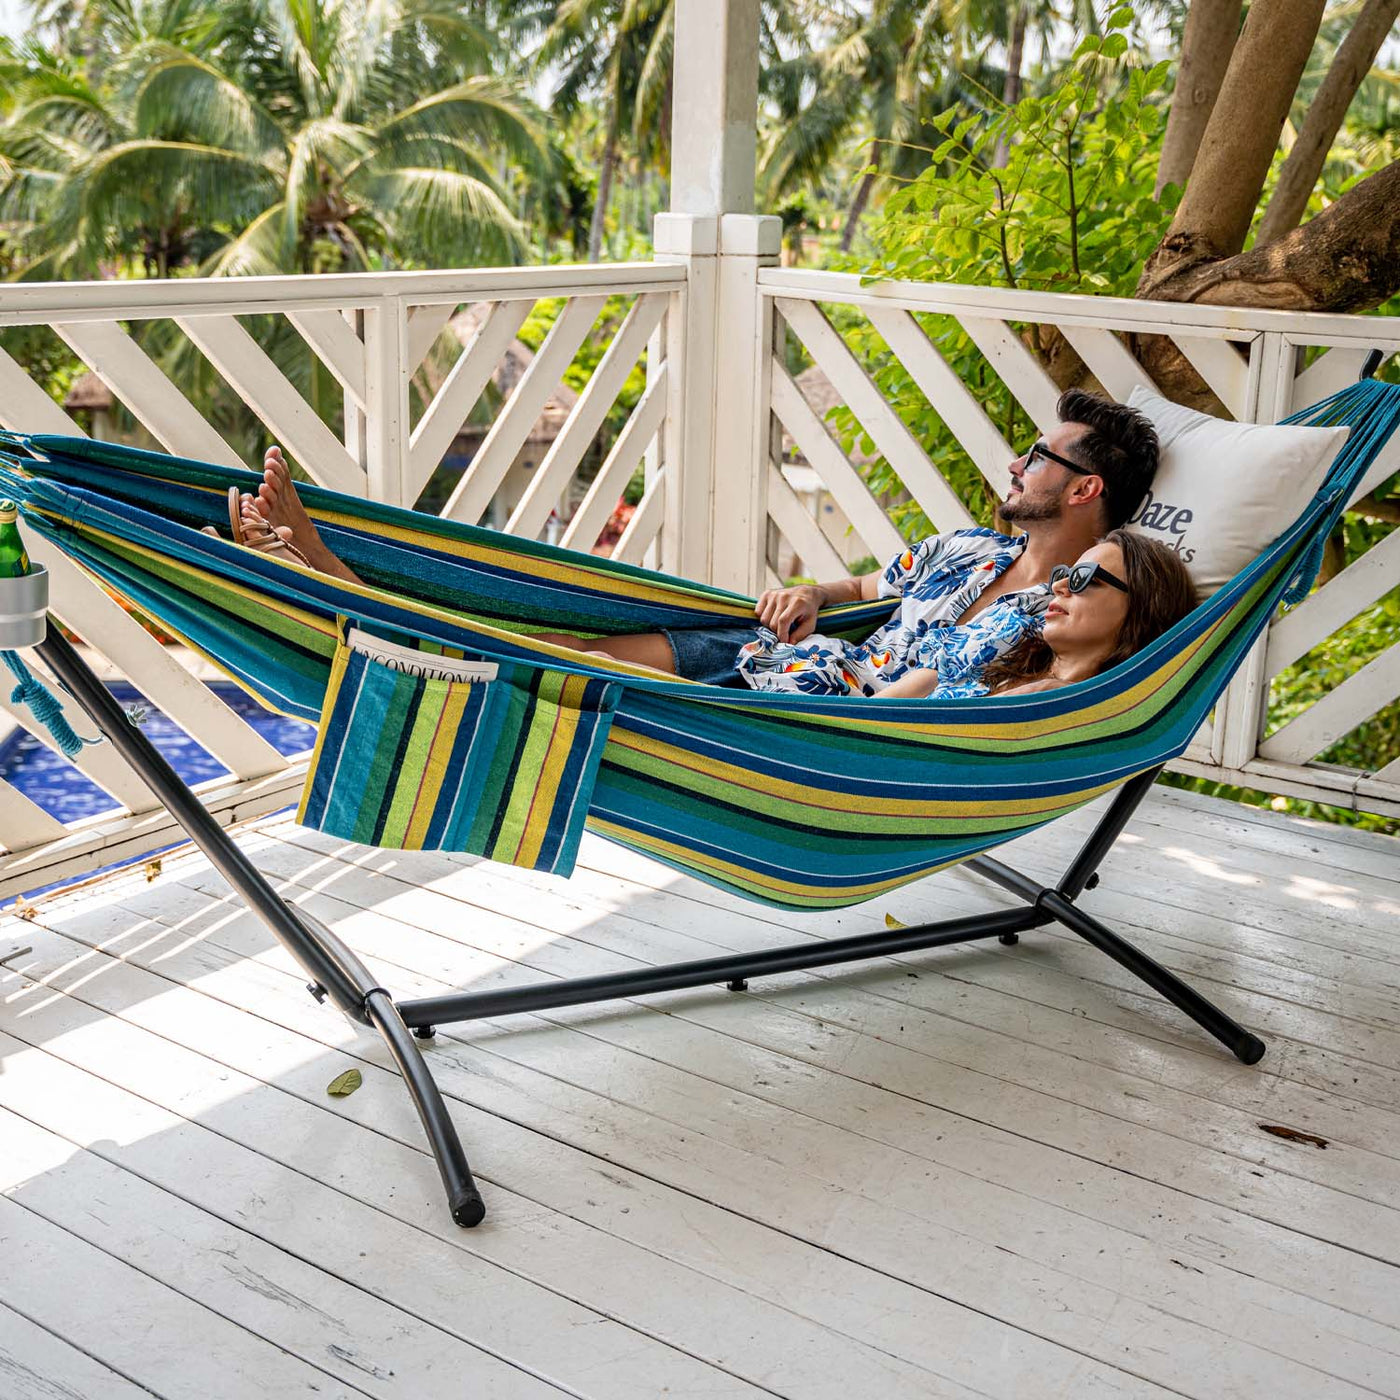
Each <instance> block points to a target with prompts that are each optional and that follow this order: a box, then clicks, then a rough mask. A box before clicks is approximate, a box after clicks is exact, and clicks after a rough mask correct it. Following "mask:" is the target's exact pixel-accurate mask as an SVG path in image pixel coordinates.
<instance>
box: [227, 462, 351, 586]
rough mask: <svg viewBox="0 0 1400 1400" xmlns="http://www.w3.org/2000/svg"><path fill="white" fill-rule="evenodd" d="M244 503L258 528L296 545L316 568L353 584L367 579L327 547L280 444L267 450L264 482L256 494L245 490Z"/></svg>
mask: <svg viewBox="0 0 1400 1400" xmlns="http://www.w3.org/2000/svg"><path fill="white" fill-rule="evenodd" d="M242 506H243V512H242V513H243V517H244V519H245V520H247V521H248V522H249V523H250V524H252V525H253V526H255V527H256V528H258V529H261V530H268V529H270V530H272V531H273V532H274V533H276V534H277V535H279V536H280V537H281V538H282V539H283V540H285V541H286V542H287V543H288V544H292V545H295V546H296V547H297V548H298V549H299V550H301V552H302V553H303V554H304V555H305V556H306V557H307V559H308V560H309V561H310V564H311V567H312V568H314V569H319V570H320V571H321V572H322V573H324V574H334V575H335V576H336V577H337V578H344V579H349V580H350V581H351V582H352V583H361V582H363V580H362V579H361V578H360V577H359V575H358V574H356V573H354V572H353V571H352V570H351V569H350V568H349V567H348V566H347V565H346V564H345V563H343V562H342V561H341V559H340V558H339V557H337V556H336V555H334V554H332V553H331V551H330V550H329V549H327V548H326V545H325V542H324V541H323V540H322V539H321V534H320V531H318V530H317V529H316V526H315V523H314V522H313V521H312V519H311V517H310V516H309V515H308V514H307V513H306V507H305V506H304V505H302V503H301V497H300V496H298V495H297V488H296V484H295V482H293V481H292V474H291V472H290V470H288V467H287V462H286V459H285V458H284V457H283V456H282V449H281V448H280V447H277V446H276V445H274V446H272V447H269V448H268V449H267V455H266V456H265V457H264V458H263V479H262V485H261V486H259V487H258V489H257V493H256V494H250V493H247V492H245V493H244V495H243V498H242Z"/></svg>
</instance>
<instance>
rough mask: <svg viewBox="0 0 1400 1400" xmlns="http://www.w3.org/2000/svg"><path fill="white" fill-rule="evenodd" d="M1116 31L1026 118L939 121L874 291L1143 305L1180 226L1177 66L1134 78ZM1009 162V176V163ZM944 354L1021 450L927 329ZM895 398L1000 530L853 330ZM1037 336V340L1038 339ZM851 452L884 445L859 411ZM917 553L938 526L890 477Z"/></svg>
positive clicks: (890, 219) (959, 463)
mask: <svg viewBox="0 0 1400 1400" xmlns="http://www.w3.org/2000/svg"><path fill="white" fill-rule="evenodd" d="M1122 17H1123V12H1121V11H1120V12H1119V13H1118V14H1115V15H1114V16H1111V17H1110V19H1109V21H1108V23H1107V25H1106V27H1107V28H1108V29H1109V30H1110V32H1109V33H1108V34H1107V36H1106V37H1103V38H1100V37H1099V36H1096V35H1090V36H1089V37H1088V38H1086V39H1085V40H1084V41H1083V42H1082V43H1081V45H1080V47H1079V51H1078V54H1077V56H1076V58H1075V59H1074V61H1073V63H1072V64H1071V66H1070V69H1069V71H1068V73H1067V74H1066V75H1065V76H1064V78H1063V81H1061V82H1060V83H1059V84H1058V85H1057V86H1056V87H1055V88H1054V89H1053V91H1051V92H1049V93H1048V94H1046V95H1044V96H1042V97H1028V98H1026V99H1024V100H1023V101H1021V102H1018V103H1017V104H1015V105H1014V106H1011V107H1007V106H1004V105H1001V104H996V103H995V102H994V100H993V99H991V97H990V94H985V95H984V96H985V98H986V100H987V102H988V104H989V105H990V107H991V109H992V115H990V116H989V117H988V116H983V115H982V114H980V113H979V112H977V111H969V110H967V108H966V106H959V107H954V108H950V109H949V110H947V111H946V112H943V113H941V114H940V115H939V116H938V117H936V118H935V119H934V122H933V125H934V127H935V129H936V130H937V132H938V133H939V138H940V139H939V140H938V142H937V144H935V145H933V146H931V147H929V148H927V149H926V150H925V151H924V154H925V156H926V158H927V160H928V165H927V167H926V168H925V169H924V171H923V172H922V173H921V174H919V175H918V176H917V177H915V178H913V179H911V180H907V181H901V182H898V183H897V187H896V188H895V189H894V190H893V191H892V192H891V193H889V194H888V196H887V197H886V199H885V203H884V207H883V211H882V214H881V217H880V219H879V220H878V222H877V223H876V224H875V225H874V227H873V229H872V231H871V238H872V241H873V243H874V246H875V256H874V258H873V259H872V260H869V261H867V262H865V263H864V264H863V270H864V272H865V273H866V276H867V278H868V279H869V280H871V281H878V280H885V279H890V278H900V279H910V280H918V281H932V282H960V283H970V284H974V285H978V286H1006V287H1028V288H1034V289H1036V290H1046V291H1073V292H1094V293H1101V294H1104V295H1110V296H1131V295H1132V293H1133V289H1134V287H1135V285H1136V282H1137V278H1138V275H1139V273H1140V272H1141V269H1142V264H1143V261H1144V260H1145V258H1146V257H1147V255H1148V254H1149V253H1150V252H1151V251H1152V249H1153V248H1155V247H1156V246H1157V244H1158V242H1160V241H1161V237H1162V234H1163V233H1164V232H1165V230H1166V227H1167V225H1168V224H1169V223H1170V221H1171V214H1172V210H1173V209H1174V208H1175V205H1176V199H1177V195H1178V192H1177V191H1176V190H1175V189H1171V190H1169V191H1168V192H1167V197H1166V198H1165V199H1163V200H1161V201H1158V200H1156V199H1154V198H1153V194H1152V187H1153V182H1154V180H1155V178H1156V171H1157V157H1158V152H1159V150H1160V145H1161V137H1162V131H1163V127H1164V121H1165V119H1164V116H1163V112H1162V109H1161V106H1160V96H1161V93H1162V90H1163V86H1164V84H1165V81H1166V76H1167V65H1166V64H1158V65H1157V66H1156V67H1154V68H1151V69H1148V70H1142V69H1130V70H1128V71H1127V72H1126V73H1125V72H1124V71H1123V69H1122V66H1121V65H1120V64H1119V63H1118V62H1117V61H1116V59H1117V56H1118V55H1119V54H1120V53H1121V50H1122V45H1120V44H1119V43H1118V42H1116V41H1118V40H1120V39H1122V38H1123V36H1122V35H1121V34H1119V33H1117V32H1116V30H1115V28H1114V27H1115V26H1116V25H1119V24H1120V23H1121V21H1122ZM999 152H1004V162H1005V163H1004V164H1002V165H996V164H994V163H993V161H994V158H995V156H996V155H997V154H998V153H999ZM919 319H920V321H921V324H922V325H923V328H924V330H925V331H926V332H927V333H928V335H929V337H930V339H931V340H932V341H933V343H934V344H935V345H936V346H937V348H938V350H939V352H940V353H941V354H942V355H943V357H944V359H945V360H947V362H948V363H949V365H950V366H951V367H952V368H953V370H954V371H955V372H956V373H957V374H958V376H959V378H960V379H961V380H962V381H963V383H964V384H966V385H967V386H968V387H969V388H970V389H971V390H972V392H973V394H974V395H975V396H976V397H977V399H978V401H979V402H980V403H981V405H982V407H983V408H984V410H985V411H986V412H987V414H988V416H989V417H990V418H991V420H992V421H993V422H994V423H995V424H996V425H997V426H998V427H999V428H1000V429H1001V432H1002V435H1003V436H1004V437H1005V438H1006V439H1007V441H1008V442H1011V443H1018V442H1020V441H1021V440H1022V439H1024V438H1026V437H1028V436H1031V435H1033V433H1034V426H1033V425H1032V424H1031V422H1030V420H1029V419H1028V418H1027V416H1026V414H1025V412H1024V410H1022V409H1021V407H1020V406H1019V405H1018V404H1017V403H1016V401H1015V400H1014V399H1013V398H1012V397H1011V395H1010V393H1009V392H1008V391H1007V390H1006V388H1005V386H1004V385H1003V384H1002V381H1001V379H1000V378H999V377H998V376H997V375H996V374H995V373H993V372H992V370H991V369H990V367H989V366H988V365H987V363H986V361H985V359H984V358H983V357H982V355H981V353H980V352H979V351H978V350H977V348H976V346H975V345H974V344H973V343H972V341H971V339H970V338H969V337H968V335H967V333H966V332H965V331H963V330H962V328H961V327H960V326H959V325H958V324H957V322H956V321H954V320H953V319H952V318H951V317H937V316H925V317H921V318H919ZM838 323H839V324H841V325H842V329H843V330H844V331H845V334H846V337H847V341H848V343H849V344H851V346H852V348H853V349H855V350H856V353H857V354H858V355H859V356H860V358H861V359H862V362H863V363H864V364H865V366H866V368H867V369H868V370H869V372H870V373H871V375H872V376H873V378H874V379H875V381H876V383H877V384H878V385H879V386H880V389H881V392H882V393H883V394H884V395H885V397H886V398H887V399H888V400H889V401H890V402H891V403H892V404H893V405H894V406H895V408H896V409H897V411H898V412H899V413H900V415H901V417H902V418H903V419H904V421H905V422H906V423H907V424H908V425H909V427H910V428H911V429H912V430H913V431H914V433H915V435H916V436H917V437H918V438H919V440H920V442H921V443H922V444H923V446H924V448H925V450H926V451H927V452H928V453H929V456H930V458H931V459H932V460H933V462H934V464H935V465H936V466H937V467H938V469H939V470H940V472H942V474H943V475H944V477H945V478H946V479H947V480H948V482H949V484H950V485H951V486H952V487H953V488H954V490H956V491H957V492H958V494H959V495H960V496H961V497H962V498H963V499H964V500H965V501H967V502H968V503H969V505H970V507H971V509H972V510H973V513H974V515H976V516H977V518H978V519H979V520H981V521H982V523H984V524H991V523H992V521H993V515H994V510H995V505H996V502H995V500H994V499H993V497H992V495H991V493H990V491H989V490H988V489H987V487H986V484H985V482H984V481H983V478H982V476H981V473H980V472H978V470H977V469H976V467H975V466H974V465H973V464H972V463H971V462H970V461H969V460H968V458H967V454H966V453H965V452H964V451H963V449H962V447H961V446H960V444H959V443H958V441H957V439H956V438H955V437H954V436H953V434H952V433H951V432H949V431H948V429H947V428H946V427H945V426H944V424H943V421H942V419H941V418H940V417H939V416H938V414H937V412H936V409H935V407H934V405H932V404H930V403H929V402H928V400H927V399H926V398H925V397H924V395H923V394H922V393H921V391H920V390H919V388H918V386H917V385H916V384H915V383H914V382H913V380H912V379H911V378H910V376H909V374H908V372H907V371H906V370H905V368H904V367H903V365H902V364H901V363H900V362H899V361H898V360H897V359H896V358H895V357H894V356H893V355H892V354H890V352H889V350H888V348H887V347H886V346H885V345H884V342H883V341H882V340H881V339H880V338H879V336H878V335H877V334H876V333H875V331H874V330H873V329H872V328H871V327H870V325H869V323H868V322H866V321H865V319H864V318H863V317H846V318H840V317H838ZM1026 334H1027V336H1028V337H1029V336H1030V335H1032V334H1033V332H1030V331H1027V332H1026ZM831 421H832V423H833V425H834V426H835V427H836V428H837V429H838V430H839V431H840V432H841V434H842V436H843V439H844V441H845V443H846V445H847V447H848V448H851V447H855V446H857V445H860V446H862V447H863V448H864V450H866V451H869V450H871V448H872V445H871V444H870V443H869V441H868V439H864V438H863V437H862V433H861V429H860V427H859V424H857V423H856V421H855V419H854V417H853V416H852V415H851V413H850V412H849V410H847V409H838V410H836V411H835V412H833V414H832V415H831ZM867 478H868V480H869V483H870V485H871V488H872V489H873V490H874V491H876V493H877V494H879V495H880V496H881V498H882V499H883V501H884V502H885V503H886V505H887V508H888V509H889V510H890V513H891V516H892V517H893V518H894V520H895V522H896V524H897V525H898V526H899V528H900V529H901V531H902V532H903V533H904V535H905V537H906V538H908V539H910V540H916V539H919V538H921V537H922V536H924V535H927V534H929V533H931V532H932V529H933V527H932V524H931V523H930V521H929V520H928V518H927V517H926V516H925V514H924V512H923V511H922V510H921V509H920V508H919V506H918V504H917V503H916V502H914V501H912V500H910V499H909V497H908V493H907V492H906V491H905V490H904V489H903V483H901V482H900V481H899V479H898V477H897V475H896V474H895V472H894V471H893V469H892V468H891V467H890V466H889V464H888V463H887V462H885V461H884V460H883V459H880V460H879V461H877V462H876V463H875V464H874V465H873V466H872V467H870V468H869V469H868V471H867Z"/></svg>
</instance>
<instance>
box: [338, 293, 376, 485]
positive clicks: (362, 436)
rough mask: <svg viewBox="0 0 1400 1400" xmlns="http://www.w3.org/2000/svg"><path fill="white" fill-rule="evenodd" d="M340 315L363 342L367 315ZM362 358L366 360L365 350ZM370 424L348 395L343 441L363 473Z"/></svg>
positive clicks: (352, 313)
mask: <svg viewBox="0 0 1400 1400" xmlns="http://www.w3.org/2000/svg"><path fill="white" fill-rule="evenodd" d="M340 314H341V315H342V316H343V317H344V318H345V324H346V325H347V326H349V328H350V331H351V333H352V334H353V335H354V337H355V339H356V340H359V341H361V342H363V341H364V338H365V313H364V312H363V311H359V310H350V309H347V310H344V311H342V312H341V313H340ZM361 356H362V358H364V352H363V350H362V351H361ZM366 368H368V366H366ZM368 422H369V420H368V419H367V418H366V416H365V411H364V409H363V408H361V407H360V405H359V404H357V403H356V402H355V400H354V399H353V398H351V396H350V395H349V394H346V395H345V423H344V432H343V434H342V439H343V441H344V443H345V450H346V451H347V452H348V453H349V454H350V455H351V456H352V457H353V458H354V459H355V461H356V462H358V463H359V465H360V470H361V471H364V470H365V464H366V463H367V462H368V460H369V437H368V431H369V430H368Z"/></svg>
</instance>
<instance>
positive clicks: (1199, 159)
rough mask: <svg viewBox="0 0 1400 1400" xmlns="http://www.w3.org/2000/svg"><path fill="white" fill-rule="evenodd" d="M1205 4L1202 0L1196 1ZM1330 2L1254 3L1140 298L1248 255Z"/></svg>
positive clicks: (1286, 0) (1275, 0)
mask: <svg viewBox="0 0 1400 1400" xmlns="http://www.w3.org/2000/svg"><path fill="white" fill-rule="evenodd" d="M1198 3H1199V0H1198ZM1324 3H1325V0H1254V3H1253V4H1252V5H1251V6H1250V10H1249V17H1248V19H1246V20H1245V25H1244V30H1243V32H1242V33H1241V34H1240V38H1239V42H1238V43H1237V44H1236V45H1235V52H1234V56H1233V58H1231V60H1230V67H1229V69H1228V71H1227V72H1226V74H1225V80H1224V82H1223V83H1222V84H1221V87H1220V96H1219V98H1218V100H1217V101H1216V104H1215V108H1214V110H1213V111H1212V112H1211V114H1210V121H1209V123H1208V124H1207V126H1206V130H1205V135H1204V136H1203V137H1202V138H1201V146H1200V150H1199V151H1197V153H1196V160H1195V163H1194V164H1193V166H1192V168H1191V178H1190V180H1189V181H1188V182H1187V185H1186V193H1185V195H1184V196H1183V198H1182V201H1181V204H1180V205H1179V206H1178V208H1177V211H1176V217H1175V218H1173V220H1172V223H1171V228H1170V229H1168V230H1167V236H1166V237H1165V238H1164V239H1163V240H1162V242H1161V243H1160V245H1159V246H1158V247H1157V249H1156V251H1155V252H1154V253H1153V254H1152V256H1151V257H1149V258H1148V260H1147V264H1146V266H1145V267H1144V268H1143V274H1142V280H1141V281H1140V282H1139V284H1138V295H1139V296H1156V295H1159V292H1158V291H1157V288H1158V287H1159V286H1160V285H1161V284H1162V283H1164V282H1165V281H1166V280H1167V279H1169V278H1170V277H1172V276H1173V275H1174V274H1175V273H1176V272H1177V271H1178V270H1179V269H1181V268H1183V267H1189V266H1191V265H1193V264H1195V263H1201V262H1207V261H1211V260H1216V259H1221V258H1228V257H1230V256H1232V255H1233V254H1235V253H1238V252H1239V251H1240V249H1241V248H1243V247H1244V241H1245V238H1246V237H1247V235H1248V233H1249V225H1250V221H1251V220H1252V218H1253V217H1254V210H1255V207H1256V206H1257V204H1258V202H1259V192H1260V190H1262V189H1263V187H1264V178H1265V176H1266V175H1267V174H1268V173H1269V165H1270V162H1271V161H1272V160H1273V156H1274V152H1275V150H1277V148H1278V138H1279V133H1280V132H1281V131H1282V130H1283V122H1284V118H1285V117H1287V115H1288V108H1289V104H1290V103H1291V102H1292V100H1293V95H1294V93H1295V92H1296V91H1297V90H1298V79H1299V78H1301V77H1302V75H1303V67H1304V65H1305V64H1306V63H1307V61H1308V55H1309V54H1310V53H1311V52H1312V46H1313V41H1314V40H1315V39H1316V38H1317V30H1318V25H1319V24H1320V23H1321V20H1322V10H1323V5H1324Z"/></svg>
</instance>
